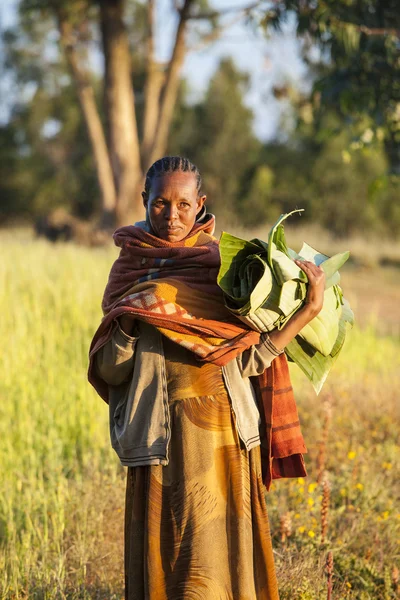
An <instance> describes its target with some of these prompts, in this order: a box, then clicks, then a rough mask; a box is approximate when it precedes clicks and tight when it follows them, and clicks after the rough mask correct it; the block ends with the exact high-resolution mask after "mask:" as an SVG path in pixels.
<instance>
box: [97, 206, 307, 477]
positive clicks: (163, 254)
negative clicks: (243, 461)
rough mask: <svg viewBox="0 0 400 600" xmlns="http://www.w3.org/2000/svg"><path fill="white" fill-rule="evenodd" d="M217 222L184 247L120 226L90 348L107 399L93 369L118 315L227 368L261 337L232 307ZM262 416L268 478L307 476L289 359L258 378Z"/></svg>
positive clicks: (201, 227)
mask: <svg viewBox="0 0 400 600" xmlns="http://www.w3.org/2000/svg"><path fill="white" fill-rule="evenodd" d="M213 230H214V217H212V216H211V215H210V216H209V218H208V219H207V220H206V221H205V222H202V223H196V224H195V226H194V227H193V229H192V231H191V232H190V234H189V235H188V236H187V237H186V238H185V239H184V240H182V241H181V242H172V243H171V242H167V241H165V240H162V239H160V238H157V237H155V236H153V235H152V234H151V233H148V232H147V231H145V230H144V229H143V228H141V227H137V226H128V227H121V228H120V229H117V231H116V232H115V233H114V241H115V244H116V245H117V246H119V247H120V248H121V251H120V255H119V257H118V259H117V260H116V261H115V263H114V265H113V267H112V269H111V272H110V276H109V280H108V283H107V286H106V289H105V292H104V297H103V302H102V308H103V312H104V315H105V316H104V318H103V320H102V322H101V324H100V326H99V328H98V330H97V331H96V333H95V335H94V338H93V340H92V343H91V346H90V365H89V381H90V383H91V384H92V385H93V386H94V387H95V389H96V390H97V392H98V393H99V394H100V396H102V398H103V399H104V400H105V401H106V402H107V401H108V386H107V385H106V384H105V383H104V382H103V381H102V380H101V379H100V378H99V377H98V375H97V374H96V370H95V369H94V355H95V354H96V352H97V351H98V350H99V349H100V348H101V347H102V346H103V345H104V344H106V343H107V341H108V340H109V339H110V338H111V336H112V334H113V332H114V330H115V328H116V326H117V321H116V319H117V317H119V316H121V315H122V314H128V313H129V314H131V315H133V316H134V317H135V318H137V319H139V320H142V321H146V322H147V323H149V324H151V325H153V326H154V327H156V328H157V329H158V330H159V331H160V333H161V334H162V335H164V336H166V337H168V338H170V339H171V340H172V341H174V342H175V343H178V344H180V345H182V346H184V347H185V348H187V349H189V350H190V351H191V352H193V353H194V354H195V355H196V356H197V357H198V359H199V360H203V361H208V362H213V363H215V364H217V365H220V366H223V365H225V364H226V363H227V362H228V361H230V360H232V359H233V358H235V357H236V356H237V355H238V354H240V353H241V352H243V351H244V350H246V349H248V348H250V347H251V346H252V345H253V344H257V343H258V342H259V337H260V334H259V333H257V332H255V331H252V330H249V329H246V328H245V327H244V325H243V324H242V323H240V322H239V321H237V320H235V319H234V317H232V315H231V313H229V311H228V310H227V309H226V307H225V305H224V301H223V295H222V291H221V289H220V288H219V287H218V285H217V283H216V281H217V274H218V269H219V265H220V257H219V249H218V241H217V240H216V239H215V238H214V237H213V235H212V232H213ZM253 385H254V387H255V388H256V393H257V395H258V401H259V406H260V412H261V419H262V426H261V427H262V431H261V432H260V433H261V437H262V445H261V454H262V464H263V479H264V483H265V485H266V486H267V488H268V489H269V487H270V483H271V480H272V479H276V478H279V477H300V476H304V475H305V474H306V472H305V468H304V460H303V457H302V453H304V452H306V451H307V450H306V447H305V445H304V440H303V437H302V435H301V431H300V425H299V419H298V415H297V409H296V404H295V400H294V396H293V390H292V387H291V384H290V376H289V371H288V367H287V361H286V357H285V355H284V354H281V355H280V356H278V357H277V358H275V359H274V361H273V362H272V365H271V366H270V367H269V368H268V369H266V371H265V372H264V374H263V375H262V376H260V377H256V378H253Z"/></svg>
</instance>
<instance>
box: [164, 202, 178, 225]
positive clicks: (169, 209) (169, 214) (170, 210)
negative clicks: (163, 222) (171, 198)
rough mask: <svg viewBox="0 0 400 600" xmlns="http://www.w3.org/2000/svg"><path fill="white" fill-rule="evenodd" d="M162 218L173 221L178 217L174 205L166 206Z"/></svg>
mask: <svg viewBox="0 0 400 600" xmlns="http://www.w3.org/2000/svg"><path fill="white" fill-rule="evenodd" d="M164 217H165V219H167V220H168V221H173V220H174V219H176V218H177V217H178V209H177V207H176V206H175V205H174V204H168V205H167V206H166V207H165V210H164Z"/></svg>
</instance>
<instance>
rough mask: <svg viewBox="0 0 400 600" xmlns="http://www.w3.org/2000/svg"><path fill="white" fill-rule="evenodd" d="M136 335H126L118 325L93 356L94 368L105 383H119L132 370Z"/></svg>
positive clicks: (124, 379)
mask: <svg viewBox="0 0 400 600" xmlns="http://www.w3.org/2000/svg"><path fill="white" fill-rule="evenodd" d="M135 334H136V332H135ZM138 337H139V336H138V335H135V336H130V335H128V334H127V333H125V331H123V330H122V329H121V327H120V325H118V327H117V328H116V330H115V332H114V334H113V336H112V337H111V339H110V340H109V341H108V342H107V344H105V345H104V346H103V347H102V348H100V349H99V350H98V352H97V353H96V356H95V361H96V369H97V372H98V374H99V375H100V377H101V378H102V379H103V380H104V381H105V382H106V383H108V384H110V385H119V384H121V383H123V382H124V381H126V380H127V379H128V377H129V375H130V374H131V371H132V370H133V363H134V352H135V345H136V342H137V340H138Z"/></svg>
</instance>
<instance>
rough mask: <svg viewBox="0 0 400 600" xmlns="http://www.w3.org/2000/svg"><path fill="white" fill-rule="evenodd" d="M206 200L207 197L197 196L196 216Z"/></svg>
mask: <svg viewBox="0 0 400 600" xmlns="http://www.w3.org/2000/svg"><path fill="white" fill-rule="evenodd" d="M206 200H207V196H205V195H204V196H199V197H198V198H197V210H196V215H198V214H199V212H200V211H201V209H202V208H203V206H204V204H205V202H206Z"/></svg>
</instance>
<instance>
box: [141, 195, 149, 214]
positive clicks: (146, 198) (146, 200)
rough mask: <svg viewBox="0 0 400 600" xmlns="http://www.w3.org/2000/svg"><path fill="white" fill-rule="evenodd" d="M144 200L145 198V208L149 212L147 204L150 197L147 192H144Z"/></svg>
mask: <svg viewBox="0 0 400 600" xmlns="http://www.w3.org/2000/svg"><path fill="white" fill-rule="evenodd" d="M142 198H143V206H144V207H145V209H146V210H147V204H148V201H149V197H148V196H147V194H146V192H142Z"/></svg>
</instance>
